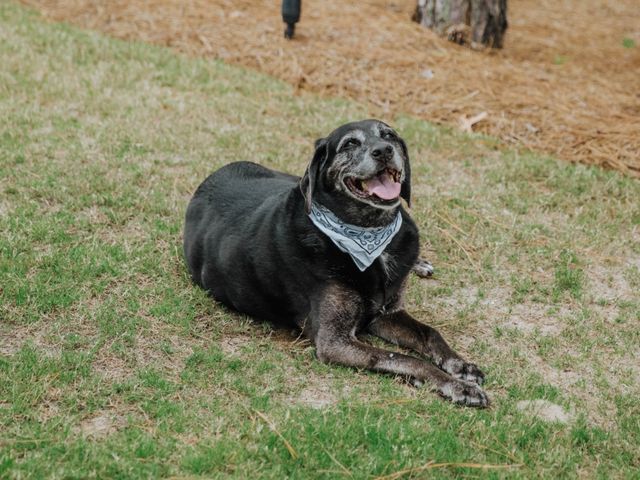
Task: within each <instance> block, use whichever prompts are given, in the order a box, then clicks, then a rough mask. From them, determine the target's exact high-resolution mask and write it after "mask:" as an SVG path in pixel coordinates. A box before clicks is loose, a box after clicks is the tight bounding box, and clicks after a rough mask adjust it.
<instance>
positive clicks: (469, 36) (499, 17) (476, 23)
mask: <svg viewBox="0 0 640 480" xmlns="http://www.w3.org/2000/svg"><path fill="white" fill-rule="evenodd" d="M412 19H413V20H414V21H415V22H418V23H419V24H421V25H424V26H425V27H427V28H430V29H431V30H434V31H436V32H437V33H438V34H440V35H445V36H446V37H447V38H448V39H449V40H451V41H453V42H456V43H459V44H461V45H462V44H469V45H471V47H472V48H484V47H491V48H502V40H503V38H504V33H505V31H506V30H507V0H418V3H417V5H416V10H415V12H414V14H413V17H412Z"/></svg>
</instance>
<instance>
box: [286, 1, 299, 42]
mask: <svg viewBox="0 0 640 480" xmlns="http://www.w3.org/2000/svg"><path fill="white" fill-rule="evenodd" d="M301 3H302V0H282V21H283V22H284V23H286V24H287V28H286V29H285V31H284V38H289V39H290V38H293V33H294V32H295V29H296V23H297V22H298V21H299V20H300V9H301Z"/></svg>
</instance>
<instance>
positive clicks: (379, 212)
mask: <svg viewBox="0 0 640 480" xmlns="http://www.w3.org/2000/svg"><path fill="white" fill-rule="evenodd" d="M300 187H301V190H302V194H303V195H304V197H305V207H306V209H307V211H309V210H310V209H311V202H312V200H315V201H318V202H319V203H321V204H323V205H325V206H326V207H328V208H329V209H330V210H332V211H334V213H336V214H338V216H340V217H341V218H343V220H345V221H347V222H349V223H355V224H360V223H361V222H358V221H357V220H358V219H363V218H364V219H370V220H366V221H365V222H366V223H371V222H373V223H376V218H381V219H382V218H386V217H389V214H390V213H392V212H395V211H396V209H397V207H398V206H399V205H400V199H401V198H403V199H404V200H405V201H406V202H407V204H410V203H411V168H410V166H409V155H408V153H407V146H406V144H405V143H404V141H403V140H402V139H401V138H400V137H399V136H398V134H397V133H396V132H395V131H394V130H393V129H392V128H391V127H390V126H389V125H387V124H386V123H383V122H380V121H378V120H364V121H361V122H353V123H347V124H346V125H342V126H341V127H339V128H337V129H336V130H334V131H333V132H332V133H331V134H329V136H328V137H326V138H321V139H320V140H317V141H316V150H315V153H314V156H313V159H312V160H311V162H310V163H309V166H308V167H307V170H306V172H305V174H304V176H303V177H302V180H301V182H300Z"/></svg>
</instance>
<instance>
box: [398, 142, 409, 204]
mask: <svg viewBox="0 0 640 480" xmlns="http://www.w3.org/2000/svg"><path fill="white" fill-rule="evenodd" d="M398 140H399V141H400V146H401V147H402V153H403V154H404V181H403V182H402V186H401V187H400V197H402V198H404V201H405V202H407V205H408V206H409V207H411V165H410V162H409V151H408V150H407V144H406V143H404V140H403V139H401V138H400V137H398Z"/></svg>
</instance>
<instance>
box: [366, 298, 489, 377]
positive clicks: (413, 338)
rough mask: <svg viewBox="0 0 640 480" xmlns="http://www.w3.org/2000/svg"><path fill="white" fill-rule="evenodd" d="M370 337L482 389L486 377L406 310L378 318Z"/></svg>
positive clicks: (371, 328) (372, 323)
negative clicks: (376, 338)
mask: <svg viewBox="0 0 640 480" xmlns="http://www.w3.org/2000/svg"><path fill="white" fill-rule="evenodd" d="M367 329H368V331H369V333H371V334H373V335H375V336H376V337H380V338H382V339H384V340H386V341H388V342H391V343H393V344H395V345H399V346H401V347H404V348H409V349H411V350H413V351H415V352H417V353H419V354H421V355H424V356H426V357H428V358H430V359H431V360H433V362H434V363H435V364H436V365H437V366H438V367H439V368H441V369H442V370H444V371H445V372H447V373H448V374H450V375H451V376H453V377H455V378H460V379H462V380H466V381H468V382H473V383H477V384H478V385H482V383H483V382H484V373H482V371H481V370H480V369H479V368H478V367H477V366H476V365H475V364H473V363H470V362H467V361H465V360H464V359H463V358H462V357H461V356H460V355H458V354H457V353H456V352H455V351H454V350H453V349H452V348H451V347H450V346H449V345H448V344H447V342H446V341H445V340H444V338H442V335H440V332H438V331H437V330H436V329H435V328H433V327H430V326H428V325H425V324H423V323H420V322H418V321H417V320H416V319H414V318H413V317H412V316H411V315H409V314H408V313H407V312H405V311H404V310H398V311H396V312H393V313H388V314H385V315H381V316H380V317H377V318H376V319H375V320H374V321H373V322H371V323H370V324H369V325H368V327H367Z"/></svg>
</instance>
